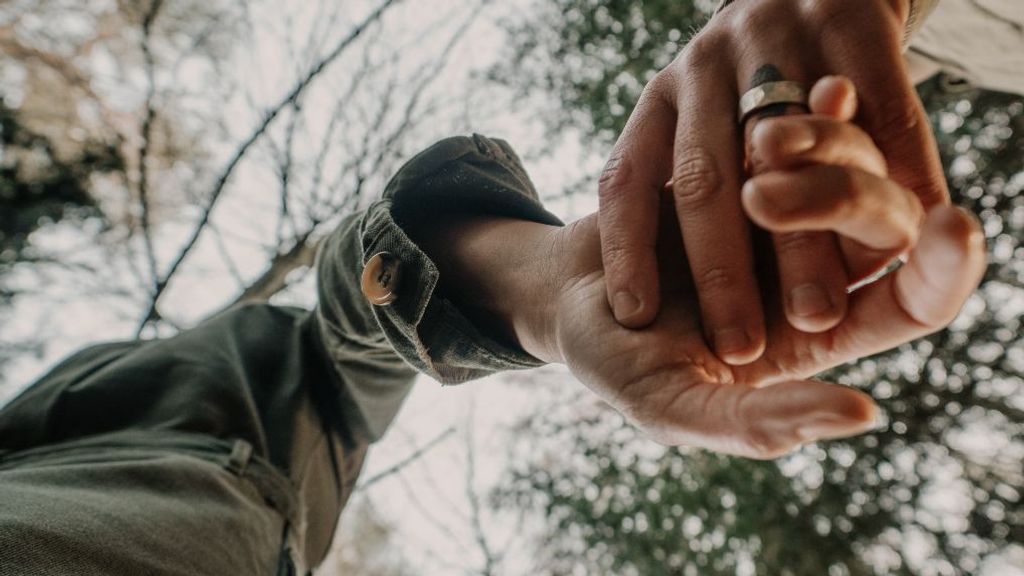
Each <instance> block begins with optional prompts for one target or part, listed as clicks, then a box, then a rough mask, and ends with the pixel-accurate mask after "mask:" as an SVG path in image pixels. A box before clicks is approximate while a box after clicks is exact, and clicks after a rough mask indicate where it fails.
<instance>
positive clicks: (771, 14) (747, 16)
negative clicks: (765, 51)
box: [729, 2, 779, 38]
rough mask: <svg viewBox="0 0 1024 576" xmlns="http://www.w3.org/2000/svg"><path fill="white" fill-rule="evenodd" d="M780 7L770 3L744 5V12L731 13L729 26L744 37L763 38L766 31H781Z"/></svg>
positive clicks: (734, 11) (735, 11)
mask: <svg viewBox="0 0 1024 576" xmlns="http://www.w3.org/2000/svg"><path fill="white" fill-rule="evenodd" d="M778 8H779V6H778V5H777V4H776V5H771V3H768V2H754V3H749V4H744V5H743V9H742V10H732V11H730V12H731V13H730V15H729V16H730V17H729V24H730V27H731V28H732V30H733V31H734V32H737V33H740V34H743V36H740V37H741V38H742V37H751V36H754V35H756V36H762V35H764V33H765V30H778V29H779V13H778Z"/></svg>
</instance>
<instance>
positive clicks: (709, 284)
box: [694, 266, 738, 293]
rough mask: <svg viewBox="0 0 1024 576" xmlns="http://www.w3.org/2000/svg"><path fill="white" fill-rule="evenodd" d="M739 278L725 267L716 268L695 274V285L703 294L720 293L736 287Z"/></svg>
mask: <svg viewBox="0 0 1024 576" xmlns="http://www.w3.org/2000/svg"><path fill="white" fill-rule="evenodd" d="M737 276H738V274H736V273H735V272H734V271H733V270H731V269H729V268H726V267H725V266H714V267H711V268H708V269H706V270H701V271H699V272H696V273H695V274H694V283H695V284H696V285H697V288H699V289H700V290H701V291H703V292H710V293H713V292H718V291H719V290H724V289H727V288H731V287H733V286H736V283H737V279H738V278H737Z"/></svg>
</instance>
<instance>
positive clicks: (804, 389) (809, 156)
mask: <svg viewBox="0 0 1024 576" xmlns="http://www.w3.org/2000/svg"><path fill="white" fill-rule="evenodd" d="M830 82H840V83H842V82H843V81H842V80H827V81H826V83H825V84H824V86H825V87H826V88H828V86H829V83H830ZM837 90H838V93H839V94H840V97H839V98H835V99H828V98H812V102H811V114H810V115H800V116H785V117H779V118H774V119H771V121H770V122H769V121H768V120H765V121H764V123H763V124H761V125H759V126H758V127H756V128H754V129H753V130H754V133H753V136H752V138H753V143H752V146H751V150H752V154H753V155H754V156H755V157H754V158H753V161H755V162H757V163H758V165H759V166H760V167H761V168H760V173H759V175H758V176H757V177H755V178H753V179H752V180H751V181H750V182H749V183H748V184H747V186H745V188H744V192H743V207H744V210H745V214H746V215H747V216H748V217H750V218H751V219H752V220H753V221H755V222H757V223H758V224H759V225H760V226H762V227H763V228H764V229H766V230H767V231H769V232H772V233H792V232H807V231H818V232H828V233H835V234H837V235H838V236H839V237H840V238H841V239H842V240H843V241H845V244H844V243H842V242H841V243H840V244H839V249H840V254H841V257H842V258H843V262H844V266H848V267H851V268H853V267H855V266H857V265H859V263H860V262H861V261H863V260H864V258H865V256H864V252H867V253H868V254H869V255H871V256H872V257H873V256H875V255H876V254H882V255H886V254H888V255H894V254H898V253H900V252H904V251H907V250H909V254H908V261H907V264H906V265H905V266H903V267H902V268H901V269H899V270H898V271H897V272H895V273H894V274H890V275H888V276H886V277H884V278H882V279H881V280H879V281H877V282H875V283H873V284H870V285H868V286H866V287H865V288H863V289H860V290H858V291H856V292H854V293H853V294H851V295H850V297H849V299H848V302H847V305H846V313H845V315H844V317H843V318H842V319H841V320H840V321H839V322H838V323H836V324H834V325H833V326H831V327H830V328H827V329H824V330H820V331H817V332H808V331H804V330H801V329H798V328H796V327H794V326H793V325H792V323H791V322H790V321H789V318H788V317H787V315H788V313H789V312H788V310H787V308H786V306H787V304H786V301H785V299H784V298H782V297H780V294H781V293H782V292H783V291H782V290H779V289H778V286H780V285H781V283H780V281H779V280H781V278H780V279H779V280H777V279H776V278H774V277H773V275H772V274H771V273H768V272H766V273H765V274H763V275H762V276H761V277H759V278H758V279H759V280H760V281H761V284H762V285H764V286H767V287H769V289H768V290H766V291H765V292H764V302H765V315H764V317H765V333H766V335H767V344H766V346H765V348H764V351H763V353H762V354H761V355H760V356H759V357H758V359H756V360H755V361H753V362H750V363H747V364H745V365H743V366H735V365H731V364H729V363H726V362H723V361H722V360H721V359H720V358H719V357H718V355H717V354H716V353H715V351H714V350H713V349H712V348H711V347H710V346H709V345H708V343H707V341H706V339H705V327H704V326H703V320H702V310H701V300H700V297H699V294H698V287H697V283H696V282H695V278H694V274H693V273H692V272H691V271H690V270H688V269H686V268H684V267H680V266H679V265H678V263H679V261H680V260H679V245H680V240H681V234H680V231H679V227H678V219H677V218H676V217H675V214H674V213H673V210H672V209H673V205H674V198H673V194H672V192H668V193H665V194H663V195H662V197H661V198H660V202H661V203H662V206H661V215H662V217H661V221H660V225H659V226H658V227H657V236H656V238H655V242H656V246H657V247H658V256H659V272H660V274H661V283H660V287H661V301H662V307H661V309H660V311H659V314H658V315H657V317H656V318H655V320H654V322H652V323H651V324H650V325H649V326H647V327H646V328H644V329H643V330H635V329H630V328H625V327H623V326H621V325H620V324H619V323H618V322H617V320H616V318H615V316H614V313H613V310H612V309H611V307H610V306H609V303H608V300H607V276H606V271H605V268H604V263H603V259H602V253H601V236H600V235H601V233H602V229H601V228H600V226H601V225H602V223H601V221H599V219H598V218H597V216H596V215H591V216H589V217H587V218H584V219H582V220H578V221H576V222H574V223H572V224H570V225H568V226H566V227H564V228H554V227H550V226H545V225H542V224H536V223H532V222H525V221H517V220H496V219H490V218H482V217H450V218H449V219H448V221H447V222H445V223H444V225H443V226H441V229H442V230H443V232H442V233H440V234H438V233H437V228H433V229H432V231H427V230H411V231H410V234H411V236H412V237H413V239H414V240H416V241H417V242H418V243H420V244H421V246H422V247H423V249H424V250H425V251H426V252H427V253H428V255H430V256H431V257H432V258H434V259H435V261H436V262H437V263H438V266H439V268H440V269H441V284H440V288H439V289H440V294H441V295H442V296H443V297H446V298H449V299H452V300H454V301H455V302H456V303H457V304H458V306H459V307H460V309H461V310H463V311H464V312H465V313H467V314H468V315H469V317H470V318H471V320H473V321H474V322H475V323H477V324H478V325H481V326H484V325H486V326H488V327H489V328H490V327H493V333H492V334H493V335H494V336H495V337H497V338H499V339H502V340H505V341H507V342H508V343H510V344H514V345H519V346H521V347H522V348H523V349H525V350H526V351H527V352H529V353H531V354H533V355H534V356H536V357H537V358H540V359H542V360H545V361H548V362H561V363H565V364H566V365H567V366H568V367H569V369H570V370H571V371H572V373H573V374H574V375H575V376H576V377H577V378H578V379H579V380H580V381H581V382H583V383H584V384H585V385H587V386H588V387H589V388H590V389H591V390H593V391H594V392H596V393H597V394H598V395H599V396H601V397H602V398H603V399H605V400H606V401H607V402H608V403H609V404H610V405H611V406H613V407H614V408H615V409H617V410H619V411H620V412H622V413H623V414H624V415H625V416H626V417H628V418H629V419H630V420H631V421H632V422H633V423H634V424H635V425H636V426H638V427H639V428H640V429H642V430H643V431H644V432H645V433H647V434H648V435H649V436H650V437H651V438H653V439H654V440H657V441H659V442H662V443H665V444H669V445H687V446H695V447H702V448H707V449H711V450H716V451H719V452H724V453H728V454H736V455H741V456H748V457H753V458H771V457H775V456H779V455H781V454H784V453H787V452H789V451H790V450H792V449H793V448H795V447H797V446H799V445H801V444H803V443H806V442H811V441H814V440H818V439H825V438H835V437H842V436H849V435H853V434H857V433H861V432H863V431H865V430H868V429H870V428H871V427H872V426H873V425H874V421H875V414H876V410H877V408H876V406H875V405H874V403H873V402H872V400H871V399H870V398H869V397H868V396H867V395H865V394H863V393H861V392H859V391H856V390H853V389H850V388H846V387H843V386H839V385H835V384H828V383H823V382H817V381H814V380H808V379H807V378H809V377H811V376H813V375H814V374H816V373H818V372H820V371H822V370H825V369H827V368H830V367H832V366H835V365H837V364H840V363H843V362H846V361H849V360H852V359H855V358H859V357H861V356H865V355H868V354H872V353H876V352H880V351H882V350H886V349H889V348H892V347H894V346H897V345H899V344H901V343H903V342H906V341H909V340H912V339H914V338H918V337H920V336H923V335H925V334H928V333H930V332H933V331H935V330H938V329H940V328H942V327H943V326H945V325H946V324H948V323H949V322H951V321H952V319H953V318H954V316H955V315H956V313H957V312H958V311H959V309H960V307H961V306H962V305H963V303H964V301H965V300H966V299H967V297H968V296H969V295H970V293H971V292H972V291H973V290H974V288H975V287H976V286H977V284H978V282H980V280H981V276H982V273H983V270H984V260H985V258H984V246H983V240H982V234H981V232H980V228H979V226H978V224H977V222H976V221H975V220H974V219H973V218H972V217H971V216H969V215H968V214H966V213H964V212H962V211H960V210H957V209H954V208H949V207H937V208H933V209H932V210H930V211H929V212H928V213H927V216H926V217H924V223H923V225H919V224H920V222H921V220H922V215H923V214H924V211H923V209H922V207H921V204H920V202H919V201H918V200H917V197H916V196H915V195H914V194H913V193H912V192H911V191H909V190H907V189H905V188H903V187H901V186H899V185H898V184H896V183H895V182H893V181H892V180H890V179H887V178H885V177H884V176H882V175H880V174H879V173H878V168H879V165H878V159H879V153H878V151H877V150H875V149H874V145H873V144H872V142H871V140H870V138H867V137H865V136H864V134H863V132H861V131H859V129H857V128H855V127H852V125H851V124H850V123H849V122H847V121H845V120H844V119H843V118H844V117H848V114H843V113H842V111H844V110H848V109H850V108H851V107H852V106H855V103H851V102H850V101H849V99H850V98H851V97H852V91H846V95H845V96H844V95H843V93H844V91H843V88H842V87H841V86H840V87H839V88H837ZM827 94H828V92H827V91H826V95H827ZM806 131H810V132H812V133H813V134H814V136H813V138H812V139H813V141H814V144H813V145H812V146H811V147H807V146H806V145H804V144H803V143H802V142H801V138H803V136H799V134H800V133H801V132H806ZM797 150H799V151H797ZM771 244H772V243H771V242H770V241H769V242H767V243H766V248H768V250H766V253H767V255H768V256H769V257H770V258H774V257H775V256H776V255H775V254H774V253H773V252H772V251H771V250H770V248H771ZM886 258H887V257H885V256H883V257H881V258H879V260H881V261H884V260H886ZM778 268H779V269H781V268H782V267H781V266H778ZM759 269H765V270H767V269H770V267H759ZM773 287H774V289H772V288H773Z"/></svg>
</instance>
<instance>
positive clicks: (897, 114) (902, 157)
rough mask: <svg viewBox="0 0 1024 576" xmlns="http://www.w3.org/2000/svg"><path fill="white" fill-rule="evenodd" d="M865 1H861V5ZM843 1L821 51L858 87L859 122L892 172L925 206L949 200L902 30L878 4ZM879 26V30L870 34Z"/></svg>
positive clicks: (825, 30) (825, 29) (827, 29)
mask: <svg viewBox="0 0 1024 576" xmlns="http://www.w3.org/2000/svg"><path fill="white" fill-rule="evenodd" d="M862 4H863V6H862ZM868 4H869V3H859V2H858V3H851V4H848V5H842V6H840V8H839V9H840V10H842V11H843V13H842V14H841V17H836V18H832V19H830V20H829V22H828V24H827V25H826V26H824V27H823V29H822V30H821V34H822V36H823V37H828V38H829V42H826V43H824V46H823V48H824V50H823V56H824V57H825V60H826V62H827V64H828V66H829V68H830V69H832V70H836V71H839V72H842V73H843V74H844V75H845V76H846V77H848V78H849V79H850V80H851V81H852V82H853V84H854V85H855V86H856V87H857V91H858V95H859V100H860V104H859V113H858V116H857V120H858V123H859V124H861V125H862V126H863V127H864V128H865V130H867V132H868V134H870V135H871V137H872V138H873V139H874V140H875V142H876V143H877V144H878V147H879V148H880V149H881V151H882V154H883V155H884V156H885V158H886V159H888V163H889V173H890V176H891V177H892V178H893V179H894V180H896V181H897V182H899V183H900V184H902V185H903V186H905V187H906V188H908V189H910V190H911V191H913V192H914V193H915V194H916V195H917V197H918V198H919V199H920V200H921V203H922V204H923V205H924V206H925V208H930V207H932V206H936V205H940V204H948V203H949V191H948V189H947V187H946V179H945V174H944V172H943V169H942V164H941V162H940V159H939V155H938V149H937V147H936V145H935V141H934V139H933V137H932V134H931V129H930V127H929V123H928V119H927V116H926V115H925V112H924V108H923V106H922V105H921V101H920V99H919V98H918V96H917V93H916V91H915V90H914V86H913V85H912V84H911V82H910V79H909V76H908V75H907V71H906V64H905V62H904V60H903V58H902V55H901V37H900V36H901V30H900V26H899V23H898V22H896V21H895V20H894V19H893V18H892V15H891V14H890V13H886V14H882V13H876V12H877V11H878V10H879V9H882V10H883V11H885V12H889V11H888V10H885V9H884V7H880V6H878V3H870V4H871V5H870V6H869V5H868ZM869 30H877V33H875V34H871V33H867V31H869Z"/></svg>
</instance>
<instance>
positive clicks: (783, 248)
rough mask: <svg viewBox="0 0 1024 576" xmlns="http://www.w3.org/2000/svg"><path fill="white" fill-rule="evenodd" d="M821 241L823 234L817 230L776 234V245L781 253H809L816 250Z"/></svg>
mask: <svg viewBox="0 0 1024 576" xmlns="http://www.w3.org/2000/svg"><path fill="white" fill-rule="evenodd" d="M820 241H821V235H820V234H819V233H816V232H788V233H786V234H779V235H778V236H776V239H775V246H776V250H777V251H778V252H779V253H780V254H809V253H813V252H815V249H816V248H817V247H818V244H819V242H820Z"/></svg>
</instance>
